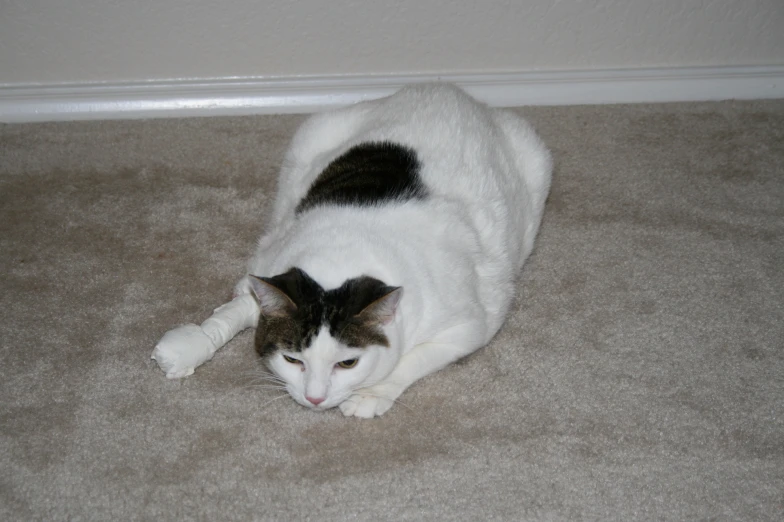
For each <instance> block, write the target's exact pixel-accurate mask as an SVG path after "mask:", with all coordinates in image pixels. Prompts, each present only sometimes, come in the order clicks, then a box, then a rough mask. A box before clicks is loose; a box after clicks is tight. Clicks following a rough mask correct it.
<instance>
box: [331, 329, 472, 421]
mask: <svg viewBox="0 0 784 522" xmlns="http://www.w3.org/2000/svg"><path fill="white" fill-rule="evenodd" d="M485 331H486V329H485V328H484V326H483V325H479V324H477V323H471V324H466V325H460V326H458V327H454V328H451V329H449V330H447V331H445V332H444V333H442V334H441V335H439V336H437V338H436V339H434V340H433V341H431V342H426V343H422V344H418V345H416V346H414V347H413V348H412V349H411V350H409V351H408V352H406V353H405V354H404V355H403V356H402V357H401V358H400V361H399V362H398V363H397V366H395V369H394V370H392V372H391V373H390V374H389V375H388V376H386V377H385V378H384V379H383V380H382V381H380V382H378V383H376V384H374V385H372V386H369V387H367V388H362V389H359V390H357V391H356V393H355V394H354V395H352V396H351V397H349V398H348V399H346V400H345V401H343V402H342V403H341V404H340V406H339V407H340V411H342V412H343V415H346V416H347V417H350V416H355V417H361V418H365V419H369V418H371V417H375V416H381V415H383V414H384V413H386V412H387V411H388V410H389V409H390V408H391V407H392V406H393V405H394V403H395V400H397V398H398V397H400V395H401V394H402V393H403V392H404V391H405V390H406V389H407V388H408V387H409V386H411V385H412V384H414V383H415V382H416V381H418V380H419V379H421V378H422V377H425V376H427V375H430V374H431V373H434V372H437V371H438V370H441V369H442V368H445V367H446V366H448V365H449V364H451V363H453V362H455V361H457V360H458V359H460V358H462V357H465V356H466V355H468V354H470V353H472V352H474V351H476V350H478V349H479V348H481V347H482V346H483V345H484V344H485Z"/></svg>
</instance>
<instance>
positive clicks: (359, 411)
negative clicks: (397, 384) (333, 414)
mask: <svg viewBox="0 0 784 522" xmlns="http://www.w3.org/2000/svg"><path fill="white" fill-rule="evenodd" d="M400 393H401V392H400V391H397V390H393V389H391V388H390V387H387V386H383V387H382V386H378V387H377V386H371V387H370V388H364V389H361V390H357V392H356V393H355V394H354V395H352V396H351V397H349V398H348V399H346V400H345V401H343V402H342V403H340V405H339V406H338V407H339V408H340V411H342V412H343V415H345V416H346V417H359V418H361V419H372V418H373V417H380V416H382V415H384V414H385V413H386V412H388V411H389V409H390V408H391V407H392V405H394V404H395V399H397V398H398V396H400Z"/></svg>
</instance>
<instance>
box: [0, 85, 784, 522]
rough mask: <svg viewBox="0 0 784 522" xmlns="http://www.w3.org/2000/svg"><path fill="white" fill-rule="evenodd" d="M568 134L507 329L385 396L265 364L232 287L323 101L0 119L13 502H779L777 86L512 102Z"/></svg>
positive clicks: (781, 290) (70, 506) (643, 516)
mask: <svg viewBox="0 0 784 522" xmlns="http://www.w3.org/2000/svg"><path fill="white" fill-rule="evenodd" d="M519 110H520V111H521V113H523V114H524V115H525V116H526V117H527V118H528V119H529V120H530V121H531V122H532V123H533V124H534V125H535V127H536V128H537V129H538V130H539V132H540V133H541V135H542V137H543V139H544V140H545V142H546V143H547V144H548V145H549V147H550V148H551V149H552V151H553V156H554V159H555V172H554V178H553V188H552V193H551V195H550V198H549V201H548V203H547V207H546V211H545V216H544V222H543V225H542V228H541V232H540V236H539V238H538V242H537V246H536V248H535V251H534V254H533V255H532V257H531V258H530V260H529V261H528V263H527V264H526V266H525V268H524V270H523V273H522V275H521V277H520V279H519V282H518V292H517V293H518V297H517V300H516V302H515V304H514V305H513V307H512V311H511V313H510V315H509V318H508V320H507V322H506V324H505V326H504V327H503V328H502V330H501V331H500V333H499V334H498V335H497V336H496V337H495V339H494V340H493V341H492V342H491V343H490V344H489V345H488V346H487V347H485V348H484V349H482V350H480V351H478V352H477V353H475V354H473V355H472V356H470V357H468V358H467V359H465V360H463V361H461V362H459V363H457V364H455V365H453V366H451V367H449V368H447V369H445V370H443V371H441V372H439V373H437V374H434V375H432V376H430V377H428V378H426V379H424V380H422V381H420V382H419V383H417V384H415V385H414V386H413V387H412V388H411V389H409V390H408V391H407V392H406V393H405V394H404V395H403V396H402V397H401V403H402V404H400V405H398V406H396V407H394V408H393V409H392V410H391V411H390V412H389V413H387V414H386V415H385V416H383V417H381V418H379V419H374V420H359V419H354V418H344V417H343V416H342V415H341V414H340V412H339V411H338V410H337V409H334V410H331V411H329V412H327V413H315V412H312V411H310V410H307V409H305V408H303V407H300V406H298V405H297V404H295V403H294V402H293V401H292V400H291V399H289V398H288V397H281V396H279V395H277V394H276V392H274V391H270V390H267V389H265V388H262V387H259V386H258V385H257V384H256V383H255V381H254V380H253V377H252V375H253V369H254V368H255V367H256V365H257V364H258V362H257V359H256V356H255V354H254V353H253V348H252V332H251V331H246V332H244V333H243V334H240V335H239V336H238V337H236V338H235V339H234V340H233V341H232V342H231V343H230V344H229V345H228V346H226V347H225V348H223V349H222V350H221V351H220V352H218V354H217V355H216V356H215V358H214V359H213V360H212V361H211V362H209V363H207V364H206V365H204V366H202V367H201V368H199V369H197V371H196V373H195V374H194V375H193V376H191V377H188V378H186V379H184V380H177V381H172V380H167V379H166V378H165V377H164V375H163V373H162V372H161V371H160V370H159V369H158V368H157V365H156V364H155V363H154V361H151V360H150V353H151V350H152V348H153V346H154V344H155V343H156V341H157V340H158V339H159V338H160V337H161V335H162V334H163V333H164V332H166V331H167V330H168V329H170V328H171V327H173V326H175V325H177V324H181V323H186V322H196V323H198V322H201V321H202V320H204V319H205V318H206V317H207V316H209V314H210V313H211V311H212V309H213V308H215V307H216V306H218V305H220V304H222V303H223V302H225V301H226V300H227V299H228V298H229V297H230V294H231V290H232V287H233V285H234V283H235V282H236V280H237V278H238V277H239V276H241V275H242V272H243V269H244V266H245V261H246V258H247V256H249V255H250V253H251V252H252V250H253V246H254V242H255V240H256V238H257V236H258V235H259V233H260V232H261V231H262V229H263V227H264V223H265V213H266V211H267V210H268V209H269V207H270V201H271V198H272V194H273V190H274V186H275V176H276V172H277V169H278V167H279V165H280V163H281V160H282V156H283V152H284V150H285V147H286V145H287V143H288V140H289V139H290V138H291V136H292V134H293V132H294V131H295V129H296V127H297V125H298V124H299V123H300V122H301V121H302V120H303V117H302V116H292V115H287V116H257V117H229V118H223V117H216V118H194V119H182V120H176V119H172V120H148V121H102V122H71V123H43V124H14V125H2V126H0V271H1V272H0V273H2V286H1V288H0V289H1V290H2V291H1V292H0V307H1V309H2V311H3V313H2V318H0V343H2V349H1V353H2V364H1V365H0V399H1V400H0V469H2V474H1V475H0V519H3V520H153V519H155V520H317V521H330V520H567V519H568V520H632V519H635V520H697V519H700V520H702V519H710V520H780V519H782V518H783V517H784V100H778V101H776V100H774V101H758V102H733V101H728V102H720V103H688V104H662V105H625V106H593V107H537V108H521V109H519Z"/></svg>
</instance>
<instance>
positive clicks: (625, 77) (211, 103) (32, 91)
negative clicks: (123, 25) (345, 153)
mask: <svg viewBox="0 0 784 522" xmlns="http://www.w3.org/2000/svg"><path fill="white" fill-rule="evenodd" d="M425 81H446V82H453V83H456V84H458V85H461V86H462V87H463V88H465V89H466V90H467V91H469V92H470V93H472V94H473V95H474V96H476V97H477V98H479V99H481V100H484V101H485V102H487V103H489V104H490V105H494V106H502V107H504V106H505V107H510V106H521V105H575V104H607V103H644V102H676V101H710V100H726V99H763V98H784V65H773V66H759V67H756V66H755V67H745V66H744V67H687V68H657V69H617V70H589V71H554V72H522V73H499V74H444V75H381V76H335V77H294V78H271V79H269V78H268V79H258V78H248V79H239V80H238V79H214V80H203V81H198V80H175V81H149V82H129V83H114V84H111V83H97V84H67V85H60V84H58V85H5V86H0V121H2V122H6V123H10V122H34V121H61V120H92V119H125V118H151V117H185V116H213V115H216V116H217V115H240V114H271V113H293V112H313V111H317V110H323V109H326V108H331V107H337V106H341V105H347V104H350V103H355V102H358V101H362V100H367V99H371V98H378V97H381V96H386V95H388V94H391V93H392V92H394V91H395V90H396V89H398V88H399V87H400V86H402V85H405V84H407V83H414V82H425Z"/></svg>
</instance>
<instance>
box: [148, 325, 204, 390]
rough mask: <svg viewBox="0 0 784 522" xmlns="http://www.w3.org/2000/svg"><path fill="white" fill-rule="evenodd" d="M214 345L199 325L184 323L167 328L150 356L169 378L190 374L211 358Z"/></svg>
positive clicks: (178, 377)
mask: <svg viewBox="0 0 784 522" xmlns="http://www.w3.org/2000/svg"><path fill="white" fill-rule="evenodd" d="M214 353H215V345H214V344H213V342H212V339H210V337H209V336H207V334H206V333H204V330H202V329H201V327H200V326H197V325H195V324H185V325H182V326H178V327H177V328H174V329H173V330H169V331H168V332H166V334H165V335H164V336H163V338H161V340H160V341H158V344H157V345H156V346H155V350H153V352H152V358H153V359H154V360H155V361H156V362H157V363H158V366H160V367H161V370H163V371H164V372H166V377H168V378H169V379H181V378H183V377H187V376H188V375H191V374H192V373H193V371H194V369H195V368H196V367H197V366H199V365H201V364H203V363H204V362H206V361H208V360H209V359H210V358H212V354H214Z"/></svg>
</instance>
